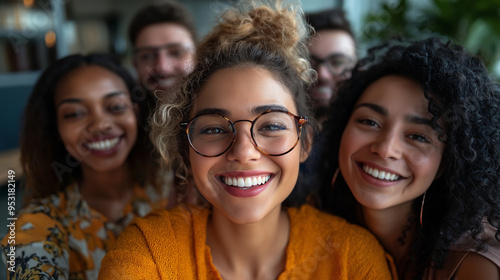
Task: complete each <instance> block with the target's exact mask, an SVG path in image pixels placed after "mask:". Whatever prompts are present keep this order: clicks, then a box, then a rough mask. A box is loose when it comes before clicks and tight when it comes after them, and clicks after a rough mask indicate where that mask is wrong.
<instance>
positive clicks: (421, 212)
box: [420, 191, 427, 227]
mask: <svg viewBox="0 0 500 280" xmlns="http://www.w3.org/2000/svg"><path fill="white" fill-rule="evenodd" d="M426 194H427V191H425V192H424V197H422V205H421V206H420V227H423V224H422V216H423V214H424V203H425V195H426Z"/></svg>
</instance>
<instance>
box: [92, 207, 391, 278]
mask: <svg viewBox="0 0 500 280" xmlns="http://www.w3.org/2000/svg"><path fill="white" fill-rule="evenodd" d="M287 211H288V215H289V217H290V235H289V241H288V245H287V248H286V264H285V269H284V271H283V272H282V273H281V274H280V276H279V277H278V279H279V280H282V279H384V280H386V279H391V274H390V271H389V267H388V265H387V262H386V259H385V254H384V250H383V249H382V247H381V246H380V245H379V243H378V242H377V241H376V239H375V238H374V237H373V236H372V235H371V234H369V233H368V232H367V231H366V230H364V229H362V228H360V227H358V226H355V225H351V224H349V223H347V222H346V221H345V220H343V219H341V218H339V217H335V216H332V215H328V214H325V213H322V212H320V211H319V210H316V209H314V208H313V207H311V206H307V205H305V206H302V207H301V208H299V209H298V208H289V209H287ZM209 214H210V210H209V209H202V208H195V207H193V206H185V205H181V206H178V207H176V208H174V209H171V210H159V211H155V212H153V213H152V214H151V215H149V216H147V217H146V218H140V219H136V220H135V222H133V223H132V224H131V226H129V227H128V228H127V229H126V230H125V231H124V232H123V233H122V234H121V236H120V238H119V239H118V241H117V244H116V246H115V248H114V249H112V250H111V251H110V252H108V254H106V256H105V257H104V259H103V261H102V264H101V270H100V272H99V279H169V280H170V279H182V280H184V279H198V280H201V279H221V277H220V275H219V273H218V271H217V269H216V268H215V266H214V265H213V263H212V256H211V254H210V248H209V247H208V246H207V245H206V243H205V241H206V231H207V219H208V216H209Z"/></svg>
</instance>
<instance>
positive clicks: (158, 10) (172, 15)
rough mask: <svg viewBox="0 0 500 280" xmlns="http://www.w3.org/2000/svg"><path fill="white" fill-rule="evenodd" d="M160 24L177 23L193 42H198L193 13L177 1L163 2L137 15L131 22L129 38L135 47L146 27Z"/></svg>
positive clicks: (150, 6) (144, 9)
mask: <svg viewBox="0 0 500 280" xmlns="http://www.w3.org/2000/svg"><path fill="white" fill-rule="evenodd" d="M158 23H175V24H179V25H181V26H183V27H185V28H186V29H187V30H188V31H189V33H190V34H191V37H192V38H193V41H196V28H195V24H194V21H193V16H192V14H191V12H190V11H189V10H188V9H187V8H186V7H185V6H184V5H182V4H181V3H178V2H175V1H163V2H159V3H155V4H152V5H148V6H146V7H144V8H142V9H141V10H139V12H137V14H135V16H134V18H133V19H132V21H131V22H130V25H129V29H128V36H129V39H130V42H132V45H134V46H135V43H136V40H137V36H138V35H139V33H140V32H141V31H142V29H144V28H145V27H148V26H150V25H153V24H158Z"/></svg>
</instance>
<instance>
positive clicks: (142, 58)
mask: <svg viewBox="0 0 500 280" xmlns="http://www.w3.org/2000/svg"><path fill="white" fill-rule="evenodd" d="M163 50H164V51H165V54H162V51H163ZM192 51H193V49H192V47H191V46H185V45H182V44H167V45H164V46H160V47H144V48H138V49H136V50H135V51H134V54H135V57H136V59H137V60H138V61H139V62H140V63H143V64H153V63H156V62H157V61H158V57H159V56H160V55H166V56H167V57H169V58H172V59H176V60H182V59H184V58H185V57H187V55H188V54H189V53H191V52H192Z"/></svg>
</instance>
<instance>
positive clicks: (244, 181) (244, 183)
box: [223, 175, 271, 188]
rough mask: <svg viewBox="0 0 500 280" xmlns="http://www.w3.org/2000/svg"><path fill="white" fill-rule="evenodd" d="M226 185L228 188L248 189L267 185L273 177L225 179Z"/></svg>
mask: <svg viewBox="0 0 500 280" xmlns="http://www.w3.org/2000/svg"><path fill="white" fill-rule="evenodd" d="M223 179H224V183H225V184H226V185H228V186H235V187H239V188H248V187H252V186H258V185H262V184H265V183H267V182H268V181H269V179H271V175H266V176H252V177H237V178H236V177H234V178H231V177H223Z"/></svg>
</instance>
